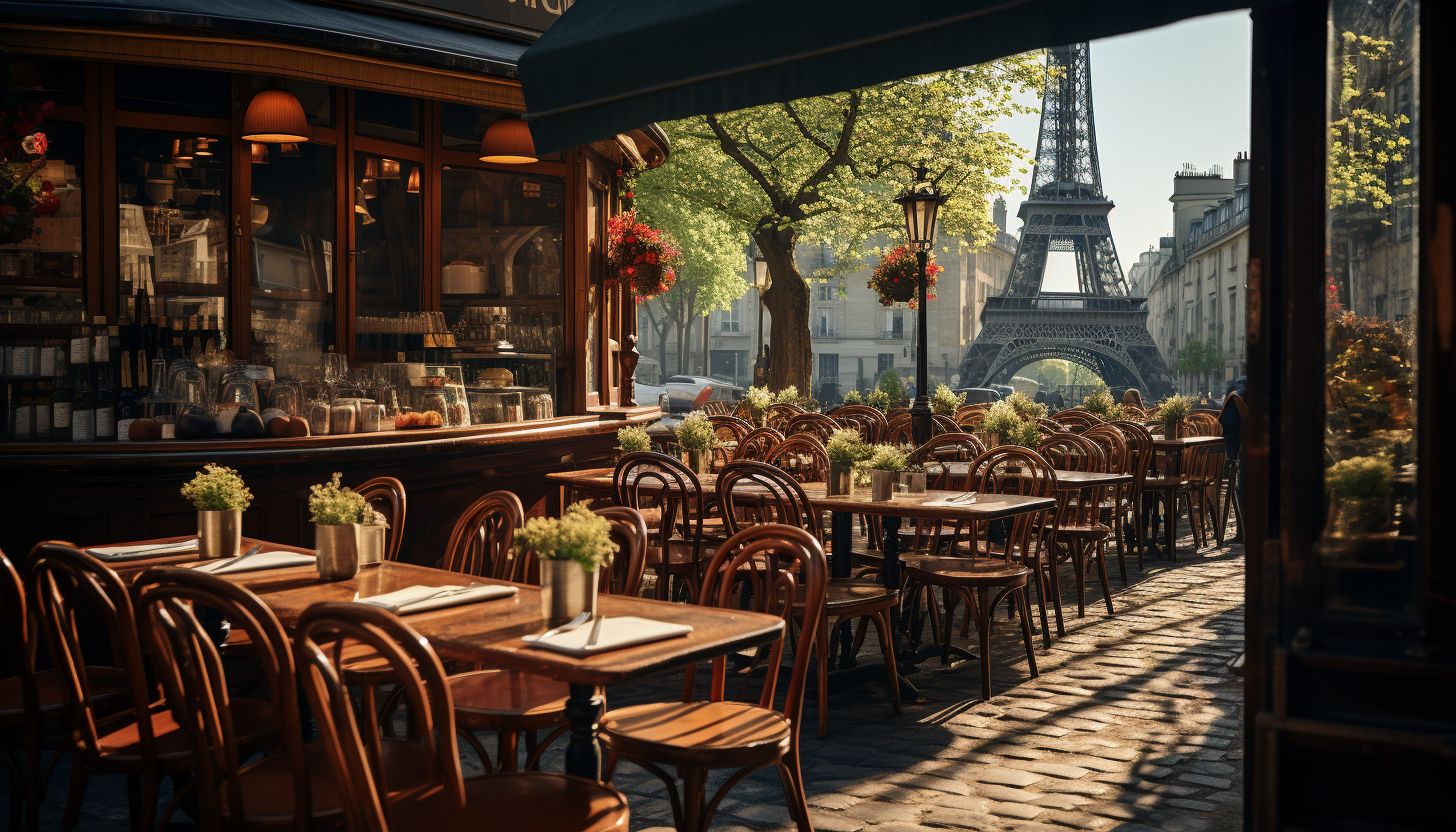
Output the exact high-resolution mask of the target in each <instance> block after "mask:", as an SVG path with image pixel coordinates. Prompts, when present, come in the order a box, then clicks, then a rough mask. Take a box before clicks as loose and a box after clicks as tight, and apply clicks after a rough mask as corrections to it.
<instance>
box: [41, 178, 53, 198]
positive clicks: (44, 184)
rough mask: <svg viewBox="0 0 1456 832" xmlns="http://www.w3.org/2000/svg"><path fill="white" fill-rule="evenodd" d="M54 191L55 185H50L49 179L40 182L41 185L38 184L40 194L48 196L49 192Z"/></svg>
mask: <svg viewBox="0 0 1456 832" xmlns="http://www.w3.org/2000/svg"><path fill="white" fill-rule="evenodd" d="M55 189H56V186H55V185H54V184H52V183H51V180H49V179H44V180H42V181H41V183H40V190H41V193H46V194H48V193H50V192H51V191H54V190H55Z"/></svg>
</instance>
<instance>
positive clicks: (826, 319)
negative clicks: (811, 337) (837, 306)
mask: <svg viewBox="0 0 1456 832" xmlns="http://www.w3.org/2000/svg"><path fill="white" fill-rule="evenodd" d="M814 334H815V335H817V336H819V337H820V338H830V337H833V336H834V312H833V311H832V310H829V309H820V310H819V315H818V317H817V318H816V319H815V323H814Z"/></svg>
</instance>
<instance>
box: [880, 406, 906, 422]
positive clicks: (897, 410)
mask: <svg viewBox="0 0 1456 832" xmlns="http://www.w3.org/2000/svg"><path fill="white" fill-rule="evenodd" d="M909 415H910V408H908V407H892V408H890V409H889V410H886V411H885V418H886V419H890V420H893V419H894V418H895V417H896V416H909Z"/></svg>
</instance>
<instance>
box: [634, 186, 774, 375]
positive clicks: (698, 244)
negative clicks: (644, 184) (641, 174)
mask: <svg viewBox="0 0 1456 832" xmlns="http://www.w3.org/2000/svg"><path fill="white" fill-rule="evenodd" d="M634 193H636V194H637V199H636V202H635V206H634V207H635V208H636V210H637V212H638V215H639V216H641V218H642V220H643V222H646V223H647V224H648V225H651V226H653V227H655V228H658V229H660V230H661V231H663V232H664V233H665V234H667V235H668V236H669V237H671V238H672V240H673V242H674V243H676V244H677V246H678V248H679V249H681V250H682V254H683V256H682V262H681V264H680V265H679V267H678V270H677V282H676V283H674V284H673V285H672V288H671V289H669V290H668V291H666V292H664V293H663V294H662V295H660V296H659V297H658V298H656V299H654V300H653V301H649V302H648V304H647V310H646V311H647V318H648V321H649V322H650V324H651V326H652V328H653V331H654V332H655V333H656V334H657V337H658V345H659V357H658V361H659V362H661V364H662V367H663V370H664V371H666V369H667V363H666V362H667V346H666V341H667V332H668V329H669V327H670V326H672V325H675V326H676V327H677V355H678V372H679V373H687V372H689V371H690V367H689V366H688V360H687V357H688V345H689V343H690V340H689V337H688V336H689V333H690V332H691V330H692V325H693V321H694V320H695V319H696V318H700V317H703V316H705V315H707V314H708V313H710V312H712V311H714V310H716V309H727V308H728V305H729V304H731V303H732V302H733V301H735V300H737V299H738V298H741V297H743V293H744V292H746V291H748V283H747V282H746V281H745V280H744V278H743V271H744V267H745V263H746V261H745V259H744V249H745V248H746V247H747V245H748V238H747V236H746V235H745V234H743V233H742V232H740V231H736V230H734V229H733V228H732V227H731V226H730V225H729V224H728V221H727V220H726V219H725V218H724V217H723V216H722V215H721V214H718V213H717V212H712V211H705V210H703V209H702V208H701V207H699V206H697V205H694V204H693V203H691V202H689V201H687V200H685V199H683V198H681V197H679V196H677V195H676V194H673V193H670V192H667V191H663V190H646V191H643V189H641V188H640V187H639V188H638V189H637V190H636V191H635V192H634ZM654 303H655V304H656V306H657V309H658V310H660V312H661V314H660V316H654V315H653V311H652V305H653V304H654ZM703 325H704V326H707V323H706V322H704V324H703Z"/></svg>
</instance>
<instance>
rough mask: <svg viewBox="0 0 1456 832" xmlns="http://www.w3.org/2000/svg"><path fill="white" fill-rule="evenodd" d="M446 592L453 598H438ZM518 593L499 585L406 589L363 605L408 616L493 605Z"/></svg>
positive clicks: (413, 587)
mask: <svg viewBox="0 0 1456 832" xmlns="http://www.w3.org/2000/svg"><path fill="white" fill-rule="evenodd" d="M455 590H459V591H455ZM446 591H449V592H450V594H449V595H437V593H441V592H446ZM516 591H517V590H516V587H513V586H500V585H498V584H492V585H489V586H477V587H471V588H468V589H467V588H466V587H465V586H464V585H463V584H445V585H444V586H407V587H405V588H404V589H397V590H395V591H394V592H386V593H385V594H383V595H372V596H370V597H368V598H360V599H359V603H361V604H369V605H370V606H374V607H383V608H385V609H390V608H393V607H396V606H397V607H398V609H396V610H395V612H396V613H399V614H400V615H408V614H410V613H414V612H426V611H429V610H437V609H440V608H441V607H453V606H455V605H457V604H474V603H476V602H478V601H489V600H492V599H494V598H509V597H510V596H512V595H515V594H516Z"/></svg>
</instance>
